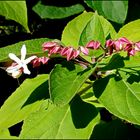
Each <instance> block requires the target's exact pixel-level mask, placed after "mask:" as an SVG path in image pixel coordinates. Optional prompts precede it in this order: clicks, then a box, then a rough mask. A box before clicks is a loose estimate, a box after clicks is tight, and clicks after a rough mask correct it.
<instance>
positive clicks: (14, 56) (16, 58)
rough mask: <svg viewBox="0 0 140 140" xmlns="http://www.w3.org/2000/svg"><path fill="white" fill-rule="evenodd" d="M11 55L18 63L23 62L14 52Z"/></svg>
mask: <svg viewBox="0 0 140 140" xmlns="http://www.w3.org/2000/svg"><path fill="white" fill-rule="evenodd" d="M9 57H10V58H11V59H12V60H14V61H15V62H16V63H18V64H21V60H20V59H19V58H18V57H17V56H16V55H15V54H13V53H9Z"/></svg>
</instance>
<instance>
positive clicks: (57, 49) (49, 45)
mask: <svg viewBox="0 0 140 140" xmlns="http://www.w3.org/2000/svg"><path fill="white" fill-rule="evenodd" d="M100 45H101V44H100V42H98V41H93V40H92V41H90V42H89V43H87V44H86V46H80V47H79V48H78V49H74V48H73V47H71V46H70V47H63V46H62V45H60V44H59V43H57V42H45V43H44V44H43V45H42V46H43V51H47V52H48V56H49V57H50V56H51V55H52V54H59V55H61V56H63V57H66V59H67V61H69V60H71V59H75V58H77V57H78V56H79V55H80V53H83V54H84V55H88V54H89V49H98V48H99V47H100Z"/></svg>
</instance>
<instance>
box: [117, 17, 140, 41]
mask: <svg viewBox="0 0 140 140" xmlns="http://www.w3.org/2000/svg"><path fill="white" fill-rule="evenodd" d="M139 32H140V19H138V20H135V21H131V22H129V23H128V24H126V25H124V26H123V27H122V28H121V29H120V30H119V32H118V34H117V37H118V38H119V37H126V38H127V39H129V40H131V41H140V34H139Z"/></svg>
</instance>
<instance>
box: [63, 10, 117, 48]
mask: <svg viewBox="0 0 140 140" xmlns="http://www.w3.org/2000/svg"><path fill="white" fill-rule="evenodd" d="M115 35H116V31H115V30H114V28H113V26H112V25H111V24H110V23H109V22H108V21H107V20H106V19H105V18H103V17H102V16H99V15H97V14H94V13H92V12H84V13H83V14H81V15H80V16H78V17H76V18H75V19H73V20H72V21H70V22H69V23H68V24H67V26H66V27H65V28H64V31H63V33H62V39H61V41H62V42H63V43H64V44H65V45H71V46H74V47H75V48H78V46H79V45H81V44H82V45H85V44H86V43H87V42H88V41H89V40H99V41H101V43H102V45H104V43H105V39H106V38H107V37H111V38H115Z"/></svg>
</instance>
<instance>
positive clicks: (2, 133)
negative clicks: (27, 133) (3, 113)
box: [0, 129, 18, 139]
mask: <svg viewBox="0 0 140 140" xmlns="http://www.w3.org/2000/svg"><path fill="white" fill-rule="evenodd" d="M0 139H18V137H16V136H11V135H10V132H9V130H8V129H3V130H0Z"/></svg>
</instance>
